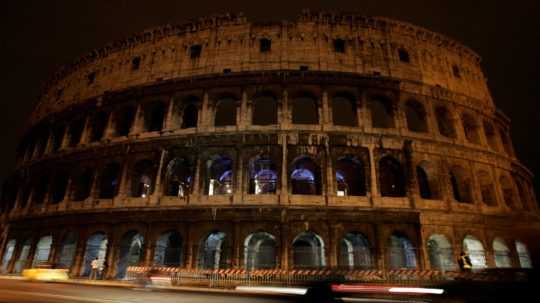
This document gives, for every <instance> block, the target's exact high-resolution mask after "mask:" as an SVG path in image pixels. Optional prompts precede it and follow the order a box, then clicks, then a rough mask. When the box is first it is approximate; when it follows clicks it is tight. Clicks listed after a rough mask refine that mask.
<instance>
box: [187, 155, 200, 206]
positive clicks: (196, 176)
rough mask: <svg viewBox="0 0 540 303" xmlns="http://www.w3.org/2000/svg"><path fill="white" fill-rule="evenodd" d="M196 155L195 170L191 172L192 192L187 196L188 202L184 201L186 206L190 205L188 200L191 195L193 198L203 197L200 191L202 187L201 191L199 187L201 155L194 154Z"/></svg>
mask: <svg viewBox="0 0 540 303" xmlns="http://www.w3.org/2000/svg"><path fill="white" fill-rule="evenodd" d="M196 154H197V156H196V157H197V158H196V159H195V169H194V171H193V173H194V176H193V190H192V192H191V194H190V195H188V196H187V198H188V200H187V201H186V202H187V203H188V204H189V203H190V201H189V198H190V197H191V196H192V195H195V197H197V198H198V197H199V196H201V195H203V194H204V193H203V192H202V191H204V186H203V188H202V189H201V188H200V187H201V186H200V185H201V180H200V179H201V177H200V176H201V170H202V169H203V166H202V163H201V162H202V160H201V154H200V153H198V152H197V153H196Z"/></svg>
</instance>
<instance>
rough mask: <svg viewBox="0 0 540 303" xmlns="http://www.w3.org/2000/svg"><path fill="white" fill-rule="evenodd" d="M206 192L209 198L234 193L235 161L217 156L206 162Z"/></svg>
mask: <svg viewBox="0 0 540 303" xmlns="http://www.w3.org/2000/svg"><path fill="white" fill-rule="evenodd" d="M206 176H207V182H206V192H207V193H208V195H209V196H214V195H231V194H232V193H233V180H234V171H233V160H232V159H231V158H229V157H227V156H215V157H213V158H211V159H209V160H208V161H207V162H206Z"/></svg>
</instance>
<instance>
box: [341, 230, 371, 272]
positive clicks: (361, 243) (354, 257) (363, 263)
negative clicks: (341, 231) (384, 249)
mask: <svg viewBox="0 0 540 303" xmlns="http://www.w3.org/2000/svg"><path fill="white" fill-rule="evenodd" d="M339 248H340V253H339V260H338V264H339V266H340V267H344V268H349V269H353V268H372V267H373V260H372V257H371V247H370V245H369V241H368V240H367V239H366V237H365V236H364V235H363V234H361V233H359V232H349V233H346V234H345V236H344V237H343V238H342V239H341V242H340V246H339Z"/></svg>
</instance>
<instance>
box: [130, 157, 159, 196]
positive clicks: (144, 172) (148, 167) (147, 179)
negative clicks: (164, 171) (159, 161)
mask: <svg viewBox="0 0 540 303" xmlns="http://www.w3.org/2000/svg"><path fill="white" fill-rule="evenodd" d="M154 176H155V171H154V162H152V161H151V160H148V159H144V160H140V161H138V162H137V163H135V165H134V166H133V172H132V175H131V195H132V197H142V198H145V197H148V196H149V195H150V194H151V193H152V192H153V190H154Z"/></svg>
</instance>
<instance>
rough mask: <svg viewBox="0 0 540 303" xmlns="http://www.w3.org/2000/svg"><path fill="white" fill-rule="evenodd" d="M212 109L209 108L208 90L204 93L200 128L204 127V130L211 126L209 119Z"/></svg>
mask: <svg viewBox="0 0 540 303" xmlns="http://www.w3.org/2000/svg"><path fill="white" fill-rule="evenodd" d="M209 110H210V109H209V108H208V92H207V91H205V92H204V93H203V100H202V111H201V114H200V118H201V119H200V120H199V128H202V129H203V130H206V129H208V127H210V125H211V123H210V121H209V119H210V116H211V115H210V113H209V112H208V111H209Z"/></svg>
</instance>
